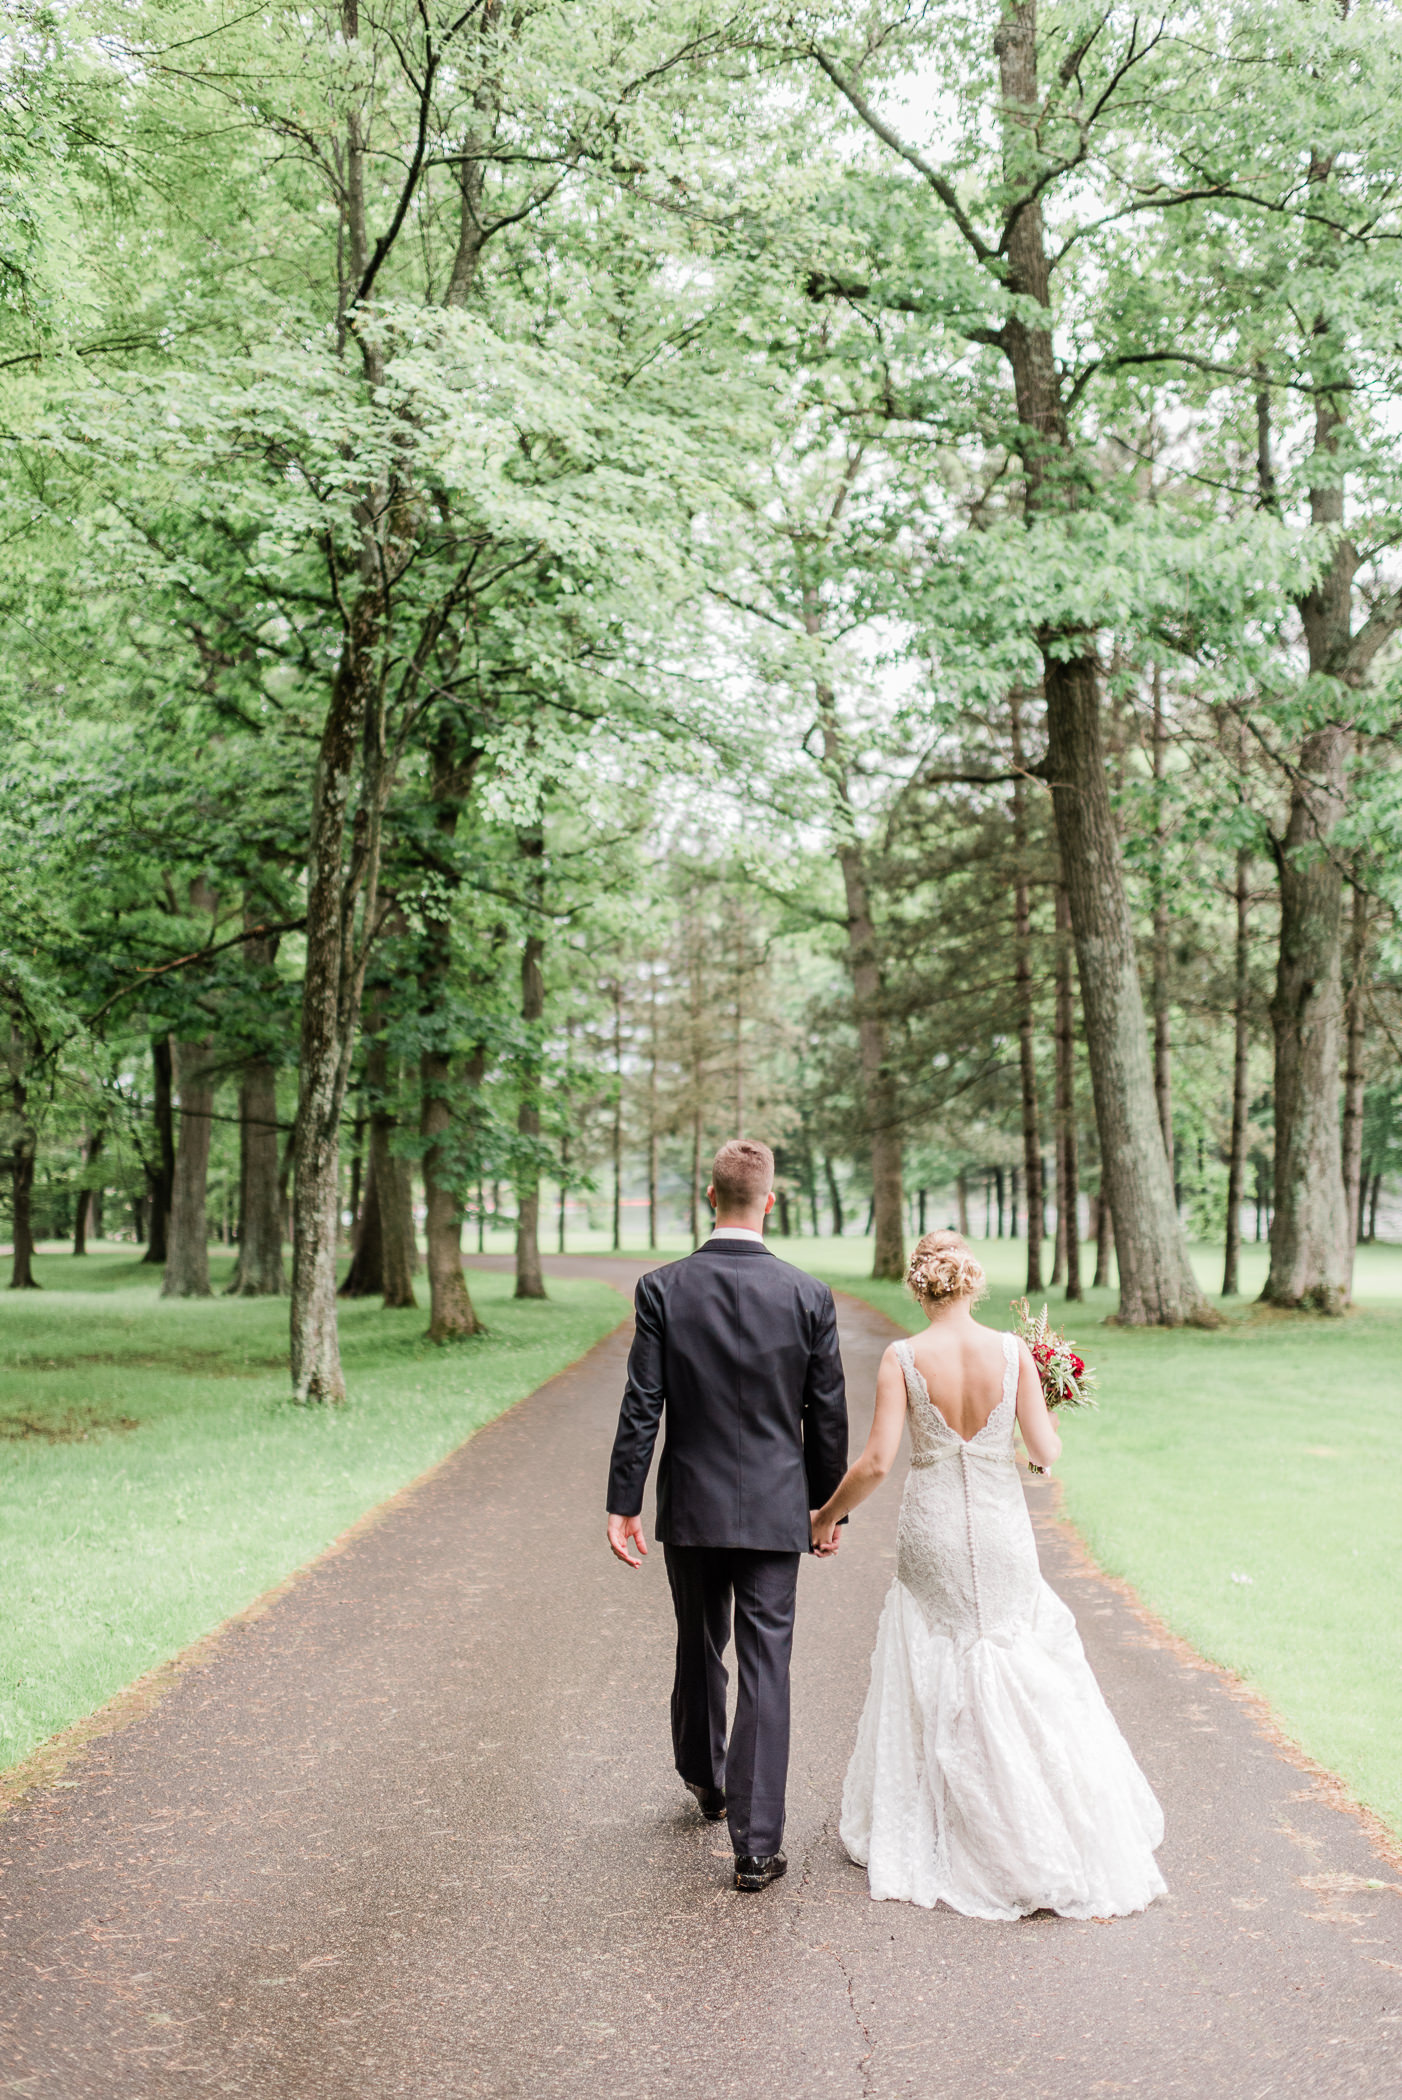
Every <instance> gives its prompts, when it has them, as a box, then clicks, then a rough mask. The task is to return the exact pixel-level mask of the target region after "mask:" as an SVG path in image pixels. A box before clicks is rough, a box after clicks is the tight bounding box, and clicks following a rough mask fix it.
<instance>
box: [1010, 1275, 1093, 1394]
mask: <svg viewBox="0 0 1402 2100" xmlns="http://www.w3.org/2000/svg"><path fill="white" fill-rule="evenodd" d="M1012 1311H1013V1317H1014V1319H1015V1320H1016V1321H1017V1327H1016V1330H1015V1331H1016V1333H1017V1335H1018V1338H1019V1340H1021V1341H1024V1342H1026V1344H1027V1346H1028V1348H1029V1349H1030V1350H1031V1351H1032V1361H1033V1363H1034V1364H1035V1365H1036V1366H1037V1375H1038V1377H1039V1378H1040V1379H1041V1381H1042V1397H1043V1399H1044V1400H1045V1401H1046V1403H1047V1406H1048V1407H1050V1408H1058V1407H1096V1406H1098V1405H1099V1403H1098V1401H1097V1400H1096V1398H1095V1373H1094V1371H1092V1370H1090V1369H1088V1368H1087V1365H1086V1362H1085V1359H1084V1358H1083V1357H1081V1356H1078V1355H1077V1353H1076V1351H1075V1349H1074V1347H1073V1346H1072V1344H1071V1342H1070V1341H1069V1340H1068V1339H1067V1337H1066V1336H1065V1335H1064V1334H1059V1333H1058V1332H1057V1330H1056V1328H1054V1327H1053V1326H1052V1324H1051V1319H1050V1316H1049V1314H1048V1312H1047V1308H1046V1306H1045V1305H1044V1306H1043V1307H1042V1310H1041V1311H1040V1312H1039V1313H1038V1314H1037V1316H1036V1318H1035V1319H1034V1318H1033V1316H1032V1308H1031V1306H1030V1305H1029V1304H1028V1302H1027V1300H1026V1299H1025V1298H1014V1299H1013V1301H1012Z"/></svg>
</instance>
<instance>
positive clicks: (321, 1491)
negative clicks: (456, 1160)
mask: <svg viewBox="0 0 1402 2100" xmlns="http://www.w3.org/2000/svg"><path fill="white" fill-rule="evenodd" d="M228 1268H229V1257H227V1256H224V1257H216V1258H214V1259H212V1261H211V1269H212V1271H213V1275H214V1283H215V1288H216V1290H218V1289H219V1287H220V1285H221V1283H222V1282H223V1280H224V1278H225V1277H226V1275H227V1272H228ZM37 1269H38V1275H39V1278H40V1281H41V1282H42V1284H43V1285H44V1288H43V1290H42V1291H22V1292H21V1291H17V1292H8V1291H7V1292H0V1535H3V1537H4V1541H5V1547H4V1554H3V1559H0V1766H4V1765H10V1764H14V1763H16V1762H18V1761H19V1760H20V1759H21V1758H23V1757H24V1756H25V1755H26V1753H27V1752H28V1751H29V1750H31V1749H32V1748H33V1747H34V1745H35V1744H36V1743H39V1742H41V1741H43V1740H44V1738H46V1737H47V1736H50V1735H52V1734H54V1733H55V1732H56V1731H57V1730H59V1729H61V1728H63V1727H65V1726H66V1725H67V1724H68V1723H69V1722H70V1721H73V1720H76V1719H78V1718H80V1717H81V1716H82V1715H84V1714H87V1713H90V1712H92V1710H93V1709H94V1708H95V1707H97V1706H100V1705H101V1704H102V1703H103V1702H104V1701H105V1700H107V1699H109V1698H110V1697H111V1696H112V1695H113V1694H114V1693H115V1692H117V1691H119V1690H120V1689H121V1688H122V1686H123V1685H125V1684H128V1683H130V1682H131V1680H132V1679H133V1678H135V1677H138V1676H140V1675H141V1673H142V1672H143V1671H145V1670H147V1669H149V1668H150V1667H151V1665H152V1664H154V1663H157V1662H160V1661H162V1660H163V1659H164V1658H165V1657H167V1656H169V1655H171V1654H173V1653H174V1652H175V1651H176V1650H177V1649H179V1648H181V1647H183V1646H185V1644H186V1643H187V1642H189V1641H191V1640H193V1639H195V1638H196V1637H197V1636H198V1635H199V1634H201V1633H203V1632H205V1631H207V1630H208V1628H210V1627H211V1626H215V1625H217V1624H218V1623H219V1621H220V1620H221V1619H223V1618H226V1617H227V1616H228V1615H229V1613H231V1612H234V1611H238V1610H239V1609H241V1608H242V1607H243V1606H244V1605H246V1604H248V1603H250V1602H251V1601H252V1600H253V1599H254V1598H255V1597H258V1596H260V1595H261V1594H262V1593H263V1592H264V1591H265V1590H268V1589H270V1588H272V1587H273V1585H274V1584H276V1583H277V1582H279V1581H281V1580H282V1579H283V1577H284V1576H286V1575H288V1574H290V1573H291V1572H292V1570H293V1569H295V1568H297V1567H300V1566H301V1565H302V1564H303V1563H304V1562H305V1561H307V1560H310V1559H311V1558H312V1557H313V1556H314V1555H315V1554H317V1553H318V1552H320V1551H321V1550H322V1549H323V1548H324V1547H325V1546H327V1545H328V1544H329V1543H330V1542H331V1540H332V1539H334V1538H335V1537H336V1536H337V1535H338V1534H339V1533H340V1532H342V1531H344V1530H345V1528H346V1526H347V1525H348V1524H350V1523H352V1522H353V1521H354V1519H355V1518H356V1517H358V1516H360V1515H362V1514H363V1513H364V1511H366V1510H368V1509H371V1508H373V1507H374V1505H375V1504H376V1503H378V1502H382V1501H383V1500H384V1499H385V1497H386V1496H387V1495H390V1494H392V1493H393V1492H394V1491H395V1489H396V1488H400V1487H402V1486H403V1485H404V1484H405V1482H406V1481H409V1480H412V1479H413V1478H414V1477H415V1476H416V1475H417V1474H419V1473H421V1472H422V1471H423V1470H424V1469H425V1467H427V1466H430V1465H432V1464H433V1463H434V1461H435V1460H437V1459H440V1458H442V1457H443V1456H444V1455H445V1454H446V1453H447V1452H449V1451H451V1450H452V1449H453V1448H454V1446H455V1445H457V1444H460V1443H461V1442H462V1441H463V1439H464V1438H465V1437H467V1436H469V1435H470V1434H471V1433H472V1431H473V1430H474V1429H477V1428H480V1426H481V1425H482V1424H483V1423H484V1422H488V1421H490V1420H491V1419H492V1417H493V1416H494V1415H498V1414H500V1413H501V1411H502V1409H503V1408H506V1407H509V1406H510V1405H511V1403H512V1402H513V1401H515V1400H519V1399H520V1398H521V1397H522V1396H523V1395H524V1394H526V1393H529V1392H531V1391H533V1390H534V1388H535V1387H536V1386H538V1385H540V1384H541V1383H542V1382H543V1381H544V1380H545V1379H547V1378H549V1377H551V1376H552V1375H553V1374H554V1373H555V1372H556V1371H558V1370H561V1369H563V1367H564V1366H565V1365H566V1364H568V1363H572V1362H573V1361H574V1359H575V1358H576V1357H578V1356H581V1355H582V1354H583V1353H584V1351H585V1350H586V1349H588V1348H590V1347H591V1346H592V1344H593V1343H594V1342H596V1341H598V1340H599V1339H600V1337H601V1336H603V1335H605V1334H607V1333H608V1332H609V1331H610V1329H612V1328H613V1327H616V1326H617V1325H618V1322H619V1321H620V1319H622V1318H623V1317H624V1315H625V1312H626V1309H627V1308H626V1303H625V1301H624V1300H622V1299H620V1297H619V1296H618V1294H617V1293H616V1292H615V1291H613V1290H611V1289H610V1288H609V1287H608V1286H607V1285H606V1284H601V1283H593V1282H582V1281H569V1282H564V1281H559V1282H553V1283H552V1284H551V1285H550V1293H551V1295H550V1297H549V1299H547V1300H546V1301H545V1302H544V1303H543V1304H541V1303H539V1302H537V1303H524V1304H517V1303H516V1302H515V1301H514V1300H513V1299H512V1297H511V1295H510V1292H511V1289H512V1278H511V1277H510V1276H509V1275H488V1274H485V1273H483V1272H481V1271H478V1272H475V1273H474V1274H473V1276H472V1279H471V1287H472V1292H473V1297H474V1300H475V1302H476V1303H477V1305H478V1308H479V1310H480V1311H481V1313H482V1315H483V1317H484V1319H485V1321H486V1323H487V1329H488V1331H487V1333H486V1334H485V1335H483V1336H480V1337H477V1338H475V1339H474V1340H472V1341H470V1342H465V1343H461V1344H459V1345H457V1346H455V1347H453V1348H450V1349H439V1348H435V1347H433V1346H431V1345H430V1344H429V1343H428V1342H426V1341H425V1340H424V1338H423V1336H424V1328H425V1326H426V1324H427V1315H426V1313H425V1312H424V1311H423V1310H422V1309H421V1310H419V1311H417V1312H394V1313H387V1312H384V1311H383V1310H382V1309H381V1308H380V1305H379V1302H378V1300H369V1301H365V1300H356V1301H352V1302H347V1303H345V1304H343V1306H342V1308H341V1347H342V1353H343V1356H344V1359H345V1366H346V1378H347V1383H348V1385H349V1387H350V1392H351V1396H352V1397H351V1403H350V1404H349V1405H348V1406H346V1407H344V1408H337V1409H320V1408H299V1407H294V1406H292V1405H291V1403H290V1402H289V1401H288V1399H287V1371H286V1347H287V1301H286V1299H281V1300H269V1299H263V1300H258V1299H253V1300H249V1299H228V1298H219V1297H216V1298H214V1299H212V1300H211V1299H204V1300H195V1301H190V1300H186V1301H174V1302H162V1301H161V1300H159V1299H158V1298H157V1296H156V1289H157V1284H158V1281H159V1278H158V1275H157V1274H156V1272H154V1271H152V1270H150V1269H145V1270H143V1269H142V1268H141V1267H140V1265H139V1264H138V1263H136V1262H135V1261H133V1260H132V1259H131V1257H130V1255H129V1254H126V1253H116V1252H104V1253H96V1254H90V1255H88V1256H87V1257H86V1259H85V1260H82V1261H74V1260H73V1258H72V1256H71V1255H56V1254H55V1255H45V1256H42V1257H41V1258H40V1260H39V1262H38V1265H37ZM421 1295H422V1294H421Z"/></svg>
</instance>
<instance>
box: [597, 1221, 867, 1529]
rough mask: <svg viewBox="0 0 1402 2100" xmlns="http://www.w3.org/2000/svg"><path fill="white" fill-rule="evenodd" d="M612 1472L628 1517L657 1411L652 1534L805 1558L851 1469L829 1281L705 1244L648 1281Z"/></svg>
mask: <svg viewBox="0 0 1402 2100" xmlns="http://www.w3.org/2000/svg"><path fill="white" fill-rule="evenodd" d="M634 1305H635V1307H636V1311H637V1323H638V1324H637V1333H636V1334H635V1335H634V1337H633V1347H632V1351H631V1353H630V1355H629V1358H628V1383H627V1386H626V1387H625V1389H624V1393H623V1406H622V1409H621V1410H620V1412H619V1417H618V1434H617V1436H616V1437H615V1438H614V1444H613V1464H612V1466H611V1468H610V1470H609V1494H608V1506H609V1509H610V1511H611V1512H613V1513H614V1514H616V1515H618V1516H623V1517H632V1516H636V1515H637V1513H638V1511H639V1510H640V1509H641V1508H642V1506H643V1484H644V1482H645V1481H646V1479H647V1470H648V1466H649V1464H650V1463H651V1460H652V1447H653V1445H654V1443H655V1442H656V1440H657V1430H658V1425H659V1423H660V1421H661V1419H662V1415H663V1413H664V1411H665V1413H666V1417H667V1437H666V1442H665V1444H664V1446H663V1450H662V1456H661V1459H660V1460H659V1461H658V1467H657V1536H658V1538H659V1539H661V1540H662V1541H663V1543H664V1544H666V1545H671V1546H740V1547H748V1548H749V1549H750V1550H752V1551H754V1552H761V1553H806V1552H807V1551H808V1548H809V1544H810V1538H809V1528H808V1512H809V1510H810V1509H817V1508H819V1507H820V1506H821V1505H822V1504H823V1503H824V1502H826V1501H827V1499H828V1496H829V1495H830V1494H831V1493H832V1491H833V1489H834V1488H835V1487H836V1486H837V1483H838V1482H839V1480H841V1478H842V1476H843V1474H844V1472H845V1471H846V1470H847V1396H846V1391H845V1388H844V1386H843V1382H842V1359H841V1357H840V1356H839V1355H838V1351H837V1312H836V1309H835V1307H834V1305H833V1302H832V1292H831V1291H830V1290H829V1289H828V1287H827V1285H826V1284H825V1283H819V1282H818V1281H817V1280H816V1279H815V1278H814V1277H812V1276H808V1275H805V1274H804V1272H803V1270H802V1269H794V1268H791V1267H790V1266H789V1264H788V1263H787V1262H784V1261H780V1260H779V1259H778V1258H777V1257H776V1256H775V1255H773V1254H771V1253H770V1252H769V1249H768V1248H767V1247H766V1246H765V1245H764V1244H763V1242H762V1241H760V1240H708V1241H707V1242H706V1243H705V1245H704V1246H701V1247H698V1248H697V1250H696V1252H695V1253H694V1254H689V1255H687V1257H686V1259H685V1260H684V1261H674V1262H670V1263H669V1264H668V1265H667V1267H666V1268H665V1269H654V1270H653V1271H652V1272H651V1274H650V1275H647V1276H644V1277H643V1278H642V1279H641V1280H640V1282H639V1284H638V1289H637V1294H636V1297H635V1299H634Z"/></svg>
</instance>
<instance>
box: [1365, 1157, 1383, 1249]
mask: <svg viewBox="0 0 1402 2100" xmlns="http://www.w3.org/2000/svg"><path fill="white" fill-rule="evenodd" d="M1382 1192H1383V1177H1382V1173H1381V1170H1379V1172H1378V1173H1376V1174H1375V1175H1374V1176H1373V1186H1372V1193H1371V1194H1370V1195H1369V1198H1368V1238H1369V1241H1370V1242H1372V1241H1373V1240H1375V1239H1376V1238H1377V1236H1378V1198H1379V1196H1380V1195H1381V1194H1382Z"/></svg>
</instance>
